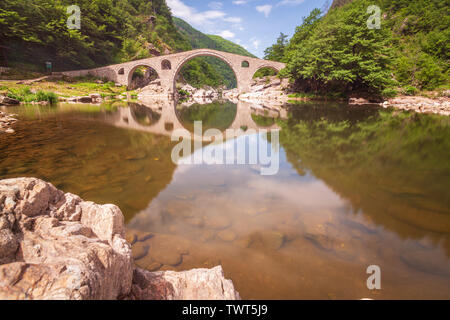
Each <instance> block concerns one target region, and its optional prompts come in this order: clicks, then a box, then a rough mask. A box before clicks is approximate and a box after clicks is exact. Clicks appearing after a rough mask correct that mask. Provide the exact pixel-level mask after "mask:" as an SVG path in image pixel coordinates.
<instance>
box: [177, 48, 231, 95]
mask: <svg viewBox="0 0 450 320" xmlns="http://www.w3.org/2000/svg"><path fill="white" fill-rule="evenodd" d="M197 57H214V58H218V59H220V60H222V61H223V62H225V63H226V64H227V65H228V66H229V67H230V68H231V70H233V73H234V76H235V78H236V83H237V88H238V90H239V77H238V74H239V71H237V70H236V69H235V68H236V66H235V65H234V64H233V63H232V62H231V61H230V60H228V59H227V58H226V57H225V56H224V55H223V54H220V52H219V51H214V50H201V51H196V52H194V53H191V54H189V55H188V56H186V57H184V58H183V59H182V60H181V61H179V62H178V64H177V65H176V67H175V68H174V72H173V74H172V77H171V79H170V83H171V87H172V90H173V93H175V92H176V90H177V89H176V80H177V77H178V75H179V74H180V72H181V69H182V68H183V66H184V65H185V64H186V63H188V62H189V61H191V60H192V59H194V58H197Z"/></svg>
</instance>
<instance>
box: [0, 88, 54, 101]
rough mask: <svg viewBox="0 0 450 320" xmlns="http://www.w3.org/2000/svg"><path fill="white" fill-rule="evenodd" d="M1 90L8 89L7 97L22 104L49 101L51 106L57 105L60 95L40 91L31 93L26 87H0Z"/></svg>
mask: <svg viewBox="0 0 450 320" xmlns="http://www.w3.org/2000/svg"><path fill="white" fill-rule="evenodd" d="M0 89H7V91H6V96H7V97H9V98H11V99H16V100H18V101H20V102H43V101H47V102H48V103H50V104H56V103H57V102H58V95H57V94H55V93H53V92H47V91H43V90H38V91H36V92H33V91H31V89H30V87H28V86H24V87H20V88H17V89H16V88H6V87H0Z"/></svg>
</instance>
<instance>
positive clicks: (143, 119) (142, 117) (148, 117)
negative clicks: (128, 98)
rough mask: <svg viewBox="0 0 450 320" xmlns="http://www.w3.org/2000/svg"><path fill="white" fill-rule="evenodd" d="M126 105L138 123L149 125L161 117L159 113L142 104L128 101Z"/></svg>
mask: <svg viewBox="0 0 450 320" xmlns="http://www.w3.org/2000/svg"><path fill="white" fill-rule="evenodd" d="M128 106H129V107H130V109H131V115H132V116H133V118H134V119H135V120H136V122H138V123H139V124H141V125H143V126H150V125H152V124H155V123H157V122H158V121H159V119H161V114H160V113H158V112H156V111H154V110H153V109H151V108H147V107H146V106H144V105H141V104H138V103H133V102H129V103H128Z"/></svg>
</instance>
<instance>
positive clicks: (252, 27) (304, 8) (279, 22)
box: [166, 0, 332, 58]
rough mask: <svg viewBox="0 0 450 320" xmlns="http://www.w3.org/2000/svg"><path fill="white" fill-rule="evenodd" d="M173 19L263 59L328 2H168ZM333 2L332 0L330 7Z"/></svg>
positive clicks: (265, 0) (178, 0) (225, 0)
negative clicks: (266, 52) (267, 51)
mask: <svg viewBox="0 0 450 320" xmlns="http://www.w3.org/2000/svg"><path fill="white" fill-rule="evenodd" d="M166 2H167V4H168V5H169V7H170V8H171V9H172V13H173V15H174V16H176V17H179V18H182V19H183V20H185V21H187V22H188V23H190V24H191V25H192V26H193V27H194V28H196V29H198V30H200V31H201V32H203V33H207V34H217V35H220V36H222V37H224V38H226V39H228V40H231V41H233V42H236V43H238V44H240V45H242V46H243V47H245V48H246V49H247V50H248V51H250V52H251V53H253V54H254V55H256V56H258V57H260V58H262V57H263V56H264V50H265V48H267V47H269V46H271V45H272V44H273V43H274V42H275V41H276V39H277V37H278V36H279V34H280V32H283V33H285V34H287V35H289V36H292V34H293V33H294V31H295V27H296V26H298V25H300V24H301V22H302V18H303V17H305V16H308V15H309V13H310V12H311V10H313V9H314V8H322V7H323V6H324V5H325V4H326V3H327V0H166ZM331 2H332V1H331V0H329V1H328V3H331Z"/></svg>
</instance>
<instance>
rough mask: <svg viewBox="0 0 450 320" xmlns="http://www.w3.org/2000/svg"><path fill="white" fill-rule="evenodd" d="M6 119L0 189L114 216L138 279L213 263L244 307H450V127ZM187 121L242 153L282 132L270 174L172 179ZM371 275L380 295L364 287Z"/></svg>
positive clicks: (39, 114) (329, 118) (81, 114)
mask: <svg viewBox="0 0 450 320" xmlns="http://www.w3.org/2000/svg"><path fill="white" fill-rule="evenodd" d="M5 110H6V111H8V112H10V113H16V114H18V118H19V119H20V121H19V122H18V123H17V124H16V125H15V127H14V129H15V130H16V133H15V134H12V135H6V134H2V135H0V178H1V179H4V178H11V177H21V176H33V177H38V178H41V179H44V180H47V181H49V182H51V183H53V184H54V185H55V186H56V187H57V188H60V189H62V190H64V191H66V192H72V193H75V194H78V195H80V196H81V197H82V198H83V199H85V200H91V201H95V202H98V203H114V204H116V205H118V206H119V207H120V208H121V209H122V211H123V213H124V215H125V217H126V221H127V226H128V229H129V231H128V238H129V240H130V241H131V242H132V243H133V253H134V256H135V258H136V263H137V264H138V265H139V266H141V267H143V268H147V269H149V270H186V269H191V268H197V267H213V266H215V265H218V264H221V265H222V266H223V268H224V271H225V275H226V277H227V278H230V279H232V280H233V282H234V284H235V286H236V288H237V290H238V291H239V292H240V294H241V296H242V297H243V298H244V299H361V298H373V299H401V298H412V299H416V298H436V299H450V191H449V190H450V126H449V124H450V121H449V118H448V117H441V116H435V115H418V114H414V113H407V112H399V111H392V110H382V109H378V108H376V107H370V106H367V107H350V106H347V105H338V104H331V103H328V104H319V103H304V104H296V105H286V106H283V107H282V108H279V107H268V106H262V105H250V104H245V103H239V104H234V103H231V102H213V103H210V104H203V105H202V104H192V105H190V106H189V105H184V106H177V107H175V106H173V105H171V104H169V103H161V102H160V103H156V102H155V103H154V104H150V105H149V106H144V105H141V104H136V103H129V104H125V103H121V102H117V103H113V104H108V105H102V106H93V105H75V104H61V105H58V106H57V107H42V106H21V107H18V108H9V109H5ZM195 120H202V121H203V127H204V129H209V128H218V129H219V130H220V131H224V130H226V129H227V128H235V129H239V128H240V129H241V130H243V131H246V133H247V134H249V135H250V136H251V137H252V138H254V139H253V140H248V141H250V142H248V141H247V144H251V143H255V142H258V141H259V139H262V138H258V136H257V135H254V134H253V135H252V130H253V129H258V128H259V129H262V128H266V129H267V128H270V129H280V133H279V140H280V151H279V157H280V165H279V172H278V174H276V175H272V176H263V175H261V174H260V167H259V166H258V165H207V164H202V165H187V164H180V165H176V164H174V163H173V162H172V160H171V152H172V149H173V147H174V146H175V145H176V144H177V143H178V142H177V141H171V139H170V134H171V132H173V131H174V130H176V129H179V128H186V129H188V130H190V131H192V130H193V123H194V121H195ZM240 139H246V137H245V136H241V137H238V138H232V137H231V138H227V140H226V142H224V143H225V144H226V147H227V148H230V147H234V145H235V144H236V143H238V141H239V140H240ZM268 139H269V140H270V137H269V138H268ZM251 141H253V142H251ZM270 141H271V140H270ZM208 147H209V146H208V144H207V143H205V144H204V146H203V148H208ZM201 149H202V147H200V149H198V148H197V149H196V150H195V152H200V151H201ZM370 265H377V266H379V267H380V269H381V286H382V287H381V290H369V289H368V288H367V285H366V281H367V278H368V277H369V276H370V275H369V274H367V273H366V269H367V267H368V266H370Z"/></svg>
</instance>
